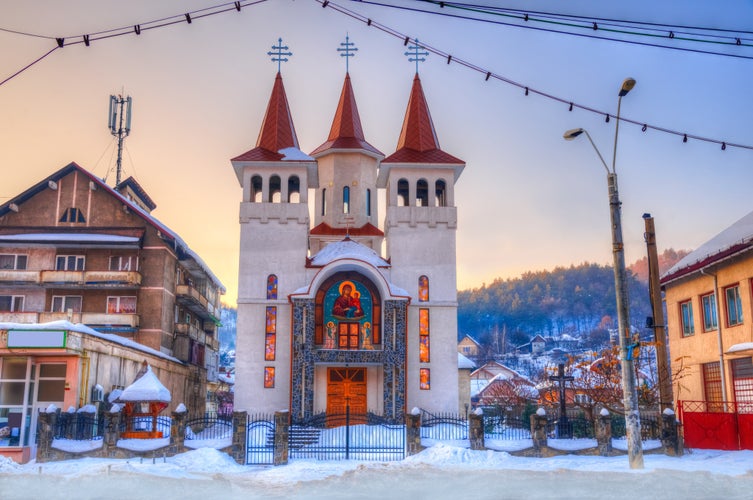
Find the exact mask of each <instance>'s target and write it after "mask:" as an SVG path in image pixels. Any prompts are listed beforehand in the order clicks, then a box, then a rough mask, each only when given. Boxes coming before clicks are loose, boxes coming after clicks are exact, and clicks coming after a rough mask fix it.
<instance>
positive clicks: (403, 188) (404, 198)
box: [397, 179, 410, 207]
mask: <svg viewBox="0 0 753 500" xmlns="http://www.w3.org/2000/svg"><path fill="white" fill-rule="evenodd" d="M408 189H409V188H408V181H407V180H406V179H400V180H399V181H397V206H398V207H407V206H408V203H409V199H410V198H409V197H408V196H409V195H408Z"/></svg>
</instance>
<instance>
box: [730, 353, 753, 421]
mask: <svg viewBox="0 0 753 500" xmlns="http://www.w3.org/2000/svg"><path fill="white" fill-rule="evenodd" d="M730 363H731V365H732V366H731V367H732V385H733V387H734V390H735V402H736V403H737V404H738V405H740V404H744V405H745V411H746V413H750V411H751V408H753V359H752V358H740V359H733V360H731V361H730ZM738 411H741V412H742V411H743V409H742V407H739V406H738Z"/></svg>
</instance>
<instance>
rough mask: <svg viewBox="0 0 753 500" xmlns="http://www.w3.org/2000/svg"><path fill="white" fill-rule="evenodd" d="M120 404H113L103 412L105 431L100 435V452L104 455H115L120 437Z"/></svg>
mask: <svg viewBox="0 0 753 500" xmlns="http://www.w3.org/2000/svg"><path fill="white" fill-rule="evenodd" d="M120 418H121V413H120V405H118V404H115V405H113V406H112V408H110V411H109V412H107V413H105V432H104V435H103V436H102V452H103V454H104V456H105V457H111V456H114V455H115V451H116V450H115V449H116V448H117V446H118V439H120Z"/></svg>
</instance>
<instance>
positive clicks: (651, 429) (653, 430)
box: [612, 413, 661, 441]
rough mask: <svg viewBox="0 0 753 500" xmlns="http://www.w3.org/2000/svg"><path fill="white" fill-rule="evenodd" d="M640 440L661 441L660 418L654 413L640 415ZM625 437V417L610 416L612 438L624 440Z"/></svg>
mask: <svg viewBox="0 0 753 500" xmlns="http://www.w3.org/2000/svg"><path fill="white" fill-rule="evenodd" d="M640 419H641V440H642V441H646V440H648V439H661V417H660V416H659V415H657V414H654V413H646V414H644V413H641V414H640ZM626 435H627V429H626V426H625V417H624V416H623V415H612V437H614V438H624V437H625V436H626Z"/></svg>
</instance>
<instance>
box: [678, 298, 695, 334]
mask: <svg viewBox="0 0 753 500" xmlns="http://www.w3.org/2000/svg"><path fill="white" fill-rule="evenodd" d="M680 320H681V322H682V336H683V337H690V336H691V335H693V334H694V333H695V326H694V325H693V305H692V304H691V302H690V301H689V300H686V301H685V302H681V303H680Z"/></svg>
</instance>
